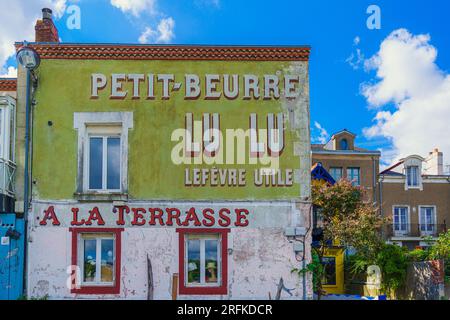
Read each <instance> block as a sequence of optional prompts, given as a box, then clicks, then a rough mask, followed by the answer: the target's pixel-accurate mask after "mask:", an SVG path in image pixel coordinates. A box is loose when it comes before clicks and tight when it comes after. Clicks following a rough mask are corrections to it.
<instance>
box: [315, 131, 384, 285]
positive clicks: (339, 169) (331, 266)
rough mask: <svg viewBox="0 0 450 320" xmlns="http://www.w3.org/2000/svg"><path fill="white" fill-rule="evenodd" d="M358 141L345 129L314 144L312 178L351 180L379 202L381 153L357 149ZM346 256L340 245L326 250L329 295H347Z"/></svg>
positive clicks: (330, 246)
mask: <svg viewBox="0 0 450 320" xmlns="http://www.w3.org/2000/svg"><path fill="white" fill-rule="evenodd" d="M355 138H356V135H355V134H353V133H351V132H349V131H348V130H346V129H344V130H342V131H340V132H338V133H335V134H334V135H333V136H332V137H331V138H330V140H329V141H328V142H327V143H325V144H312V145H311V157H312V164H313V167H312V172H311V175H312V179H317V180H325V181H326V182H327V183H329V184H334V183H335V182H338V181H339V180H341V179H348V180H349V181H352V183H353V185H355V186H361V187H363V188H364V190H365V191H366V194H365V197H366V200H367V201H370V202H377V201H378V192H377V176H378V172H379V162H380V156H381V153H380V152H379V151H372V150H367V149H362V148H359V147H357V146H356V145H355ZM319 211H320V209H318V208H314V218H313V226H314V229H313V238H314V240H317V239H319V238H320V237H321V236H322V234H321V229H320V226H319V224H320V223H318V220H320V219H318V212H319ZM313 245H314V242H313ZM344 255H345V248H343V247H342V246H339V245H338V244H337V243H330V244H329V246H328V247H327V249H326V251H325V257H324V266H325V271H326V276H325V278H324V279H323V283H324V285H323V287H324V290H325V291H326V292H327V293H330V294H332V293H337V294H341V293H344Z"/></svg>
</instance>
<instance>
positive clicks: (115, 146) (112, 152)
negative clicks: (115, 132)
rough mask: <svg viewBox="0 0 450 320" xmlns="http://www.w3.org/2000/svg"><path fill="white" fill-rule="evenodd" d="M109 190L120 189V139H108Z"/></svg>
mask: <svg viewBox="0 0 450 320" xmlns="http://www.w3.org/2000/svg"><path fill="white" fill-rule="evenodd" d="M107 168H108V172H107V188H108V189H114V190H117V189H120V138H108V164H107Z"/></svg>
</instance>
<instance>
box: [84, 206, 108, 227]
mask: <svg viewBox="0 0 450 320" xmlns="http://www.w3.org/2000/svg"><path fill="white" fill-rule="evenodd" d="M93 220H95V221H97V225H99V226H103V225H104V224H105V221H104V220H103V218H102V215H101V214H100V211H99V210H98V207H94V209H92V210H90V211H89V218H88V220H87V221H86V225H88V226H90V225H91V224H92V221H93Z"/></svg>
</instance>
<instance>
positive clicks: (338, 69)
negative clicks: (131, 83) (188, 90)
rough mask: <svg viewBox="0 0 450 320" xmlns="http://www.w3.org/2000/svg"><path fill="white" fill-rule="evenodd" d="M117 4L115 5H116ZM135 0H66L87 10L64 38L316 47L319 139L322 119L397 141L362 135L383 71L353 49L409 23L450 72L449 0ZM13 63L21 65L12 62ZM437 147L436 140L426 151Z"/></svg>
mask: <svg viewBox="0 0 450 320" xmlns="http://www.w3.org/2000/svg"><path fill="white" fill-rule="evenodd" d="M28 1H30V0H28ZM50 1H62V0H50ZM114 1H115V2H116V6H113V5H112V4H111V3H112V2H114ZM133 1H134V0H78V1H73V0H72V1H70V0H67V1H62V2H67V5H70V4H71V3H76V4H77V5H78V6H79V7H80V9H81V29H80V30H69V29H68V28H67V27H66V21H67V17H68V14H67V13H65V14H64V15H62V17H61V18H60V19H59V20H57V22H56V24H57V27H58V29H59V34H60V37H61V38H62V41H63V42H102V43H137V42H138V39H139V37H140V36H141V35H142V33H143V32H144V31H145V29H146V28H150V29H151V30H153V31H152V32H153V34H154V35H153V36H152V37H149V39H147V41H148V42H152V41H154V42H169V43H175V44H226V45H229V44H248V45H257V44H263V45H304V44H305V45H310V46H311V47H312V54H311V60H310V81H311V82H310V83H311V123H312V128H313V132H312V133H313V136H314V137H315V138H316V141H317V137H318V136H319V135H320V130H318V129H317V128H316V126H315V122H318V123H320V125H321V126H322V127H323V128H324V129H325V130H326V131H327V132H328V133H329V134H332V133H333V132H336V131H339V130H341V129H343V128H347V129H348V130H350V131H352V132H354V133H356V134H357V135H358V139H357V143H358V144H359V145H360V146H361V147H366V148H370V149H379V148H381V149H383V150H389V149H392V148H393V147H392V144H393V143H394V144H395V143H396V141H397V140H395V139H396V138H395V137H394V138H393V137H392V136H391V135H394V133H392V134H389V135H383V134H381V135H380V136H377V137H371V138H370V139H369V138H367V137H365V136H364V134H363V128H366V127H370V126H371V125H372V124H373V118H374V117H375V116H376V115H377V113H378V112H380V108H373V107H372V108H369V104H370V103H369V102H368V97H367V96H364V95H363V94H362V93H361V85H362V84H363V83H372V84H373V83H376V82H377V81H379V79H377V78H376V73H375V71H376V70H372V71H366V70H365V69H364V67H363V64H362V63H361V64H360V65H359V66H358V68H357V69H356V70H355V69H354V68H353V67H352V66H351V65H350V64H349V63H348V61H347V60H348V58H349V57H350V56H351V55H352V54H353V55H354V56H355V59H354V60H353V62H356V59H357V52H356V50H357V49H359V50H360V53H361V54H362V55H364V58H365V59H368V58H370V57H372V56H373V55H374V54H376V53H377V52H378V51H379V50H380V44H381V43H382V42H383V41H384V40H385V39H386V38H387V37H388V36H389V35H390V34H391V32H393V31H394V30H397V29H399V28H405V29H407V30H408V31H409V32H410V33H411V34H412V35H420V34H429V35H430V37H431V39H430V40H429V41H428V42H427V44H428V45H430V46H433V47H434V48H436V49H437V54H438V55H437V59H436V61H435V64H436V65H437V67H438V69H439V71H438V72H440V73H443V74H448V73H449V69H450V41H449V39H450V37H449V36H450V34H449V33H450V23H449V22H448V21H450V16H449V15H450V14H448V13H449V12H450V1H447V0H430V1H427V2H423V1H420V0H408V1H406V0H396V1H392V0H384V1H380V0H372V1H365V0H346V1H331V0H316V1H303V0H297V1H287V0H278V1H262V0H259V1H256V0H246V1H242V0H240V1H238V0H171V1H164V0H136V1H137V2H140V3H143V4H145V3H147V4H150V5H151V4H153V6H152V9H151V10H150V9H148V8H147V9H142V8H141V9H142V10H140V11H139V15H136V14H135V15H134V14H133V12H131V11H126V10H125V9H124V7H122V9H123V10H121V9H120V8H119V5H117V3H122V4H123V3H125V4H127V3H132V2H133ZM371 4H376V5H378V6H379V7H380V9H381V29H380V30H369V29H368V28H367V26H366V20H367V19H368V17H369V14H367V13H366V9H367V8H368V6H369V5H371ZM169 18H171V20H172V22H173V25H172V26H171V30H172V31H173V34H171V35H170V36H169V37H168V38H165V39H163V41H159V40H157V37H158V36H157V27H158V24H159V23H160V22H161V20H163V19H169ZM356 37H358V38H359V43H358V44H357V45H356V44H355V38H356ZM17 40H21V39H17ZM160 40H161V39H160ZM8 62H9V64H13V63H14V62H13V60H12V59H9V60H8ZM382 108H383V109H382V110H384V111H391V112H395V110H396V109H398V108H399V101H385V103H384V104H383V106H382ZM449 116H450V114H449ZM395 134H397V133H395ZM431 138H432V137H430V139H431ZM393 139H394V140H393ZM433 147H434V146H433V145H432V142H431V141H430V145H429V146H427V148H428V149H430V148H433ZM441 148H444V149H445V148H446V146H442V147H441ZM394 149H395V150H396V151H397V152H396V156H400V155H399V153H401V152H406V151H407V152H409V151H410V149H411V148H410V149H408V148H406V149H405V148H401V147H399V146H396V147H394ZM418 149H420V151H422V152H423V150H425V149H421V148H418ZM412 151H413V150H411V152H412ZM449 151H450V148H449Z"/></svg>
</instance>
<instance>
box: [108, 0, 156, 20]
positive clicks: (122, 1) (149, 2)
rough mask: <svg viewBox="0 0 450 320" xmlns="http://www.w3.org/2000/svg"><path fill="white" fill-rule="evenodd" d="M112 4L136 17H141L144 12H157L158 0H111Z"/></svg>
mask: <svg viewBox="0 0 450 320" xmlns="http://www.w3.org/2000/svg"><path fill="white" fill-rule="evenodd" d="M111 5H113V6H114V7H116V8H118V9H120V10H122V11H123V12H125V13H131V14H132V15H134V16H135V17H139V16H140V15H141V13H143V12H148V13H150V14H155V13H156V12H157V11H156V0H111Z"/></svg>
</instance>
